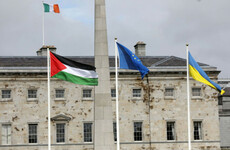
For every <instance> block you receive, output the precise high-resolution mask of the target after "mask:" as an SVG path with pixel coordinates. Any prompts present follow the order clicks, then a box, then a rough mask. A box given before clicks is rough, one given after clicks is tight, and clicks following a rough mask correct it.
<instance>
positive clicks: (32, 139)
mask: <svg viewBox="0 0 230 150" xmlns="http://www.w3.org/2000/svg"><path fill="white" fill-rule="evenodd" d="M29 143H37V124H29Z"/></svg>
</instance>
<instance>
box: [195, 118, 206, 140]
mask: <svg viewBox="0 0 230 150" xmlns="http://www.w3.org/2000/svg"><path fill="white" fill-rule="evenodd" d="M195 122H200V123H201V126H200V131H198V132H200V133H199V136H200V137H199V138H200V139H195V131H194V129H195V126H194V125H195ZM203 137H204V136H203V121H202V120H193V140H194V141H203Z"/></svg>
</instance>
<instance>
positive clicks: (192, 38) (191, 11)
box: [0, 0, 230, 78]
mask: <svg viewBox="0 0 230 150" xmlns="http://www.w3.org/2000/svg"><path fill="white" fill-rule="evenodd" d="M47 2H48V3H58V4H59V5H60V9H61V14H52V13H50V14H46V15H45V40H46V44H48V45H55V46H56V47H57V48H58V53H59V54H61V55H94V52H93V50H94V47H93V46H94V1H92V0H84V1H82V0H66V1H61V0H49V1H47ZM229 5H230V1H229V0H221V1H217V0H202V1H197V0H190V1H184V0H164V1H155V0H142V1H139V0H107V1H106V11H107V29H108V42H109V54H110V55H114V38H115V37H117V38H118V41H119V42H121V43H122V44H124V45H126V46H127V47H129V48H130V49H133V46H134V45H135V44H136V42H137V41H144V42H145V43H146V44H147V55H151V56H159V55H164V56H165V55H175V56H179V57H183V58H185V44H186V43H189V44H190V47H189V49H190V51H191V53H192V54H193V56H194V57H195V59H196V60H197V61H201V62H204V63H207V64H210V65H212V66H216V67H218V69H220V70H222V73H221V76H222V77H229V78H230V69H229V67H228V65H229V64H230V61H229V56H230V51H229V48H228V43H229V39H230V19H228V18H229V17H228V14H230V9H229V7H228V6H229ZM42 12H43V6H42V3H41V1H40V0H33V1H31V0H23V1H17V0H7V1H0V19H1V20H0V21H1V23H0V39H1V40H0V49H1V55H2V56H7V55H10V56H12V55H13V56H17V55H27V56H28V55H30V56H31V55H36V50H38V49H39V48H40V47H41V46H42Z"/></svg>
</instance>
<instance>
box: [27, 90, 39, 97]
mask: <svg viewBox="0 0 230 150" xmlns="http://www.w3.org/2000/svg"><path fill="white" fill-rule="evenodd" d="M28 98H37V90H28Z"/></svg>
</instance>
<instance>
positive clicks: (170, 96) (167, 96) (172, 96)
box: [164, 87, 175, 100]
mask: <svg viewBox="0 0 230 150" xmlns="http://www.w3.org/2000/svg"><path fill="white" fill-rule="evenodd" d="M171 89H172V90H173V92H172V93H173V95H166V91H167V90H171ZM164 98H165V99H166V100H167V99H175V88H174V87H166V88H165V91H164Z"/></svg>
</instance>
